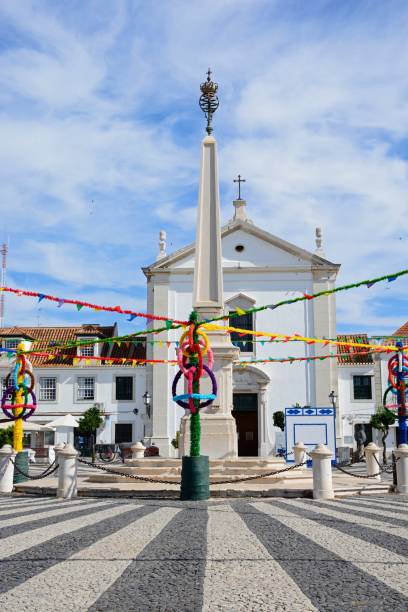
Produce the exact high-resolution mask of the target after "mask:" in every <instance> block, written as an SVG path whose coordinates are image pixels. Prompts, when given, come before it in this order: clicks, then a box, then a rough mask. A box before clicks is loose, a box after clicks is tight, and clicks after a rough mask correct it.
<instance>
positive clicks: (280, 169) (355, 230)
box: [0, 0, 408, 334]
mask: <svg viewBox="0 0 408 612" xmlns="http://www.w3.org/2000/svg"><path fill="white" fill-rule="evenodd" d="M407 31H408V6H407V4H406V3H405V2H398V1H393V0H388V1H387V2H375V1H364V0H361V1H359V0H350V1H347V0H337V1H323V0H322V1H319V0H311V1H310V2H304V1H303V0H297V1H290V0H278V1H273V0H266V1H264V0H248V1H247V0H212V1H209V2H201V1H196V0H193V1H191V0H190V1H187V0H183V1H178V0H171V1H170V0H166V1H165V0H155V1H154V2H148V1H147V0H143V1H141V2H137V1H136V0H133V1H129V2H126V1H123V2H121V1H115V0H106V1H104V2H101V1H94V2H93V1H90V0H82V1H79V0H78V1H75V0H71V1H68V2H67V1H64V2H62V1H60V2H58V1H52V2H51V1H50V2H29V1H26V0H19V1H18V2H15V1H14V0H2V2H1V3H0V131H1V139H0V179H1V185H2V190H1V191H2V196H1V204H0V213H1V216H0V239H1V240H3V237H6V236H7V238H8V240H9V250H10V252H9V265H8V277H7V282H8V284H9V285H11V286H18V287H22V288H27V289H33V290H38V291H40V292H44V293H52V294H56V295H59V296H61V297H67V298H72V297H77V298H79V299H84V300H87V301H91V302H96V303H101V304H110V305H116V304H120V305H122V306H123V307H127V308H132V309H140V310H144V309H145V285H144V276H143V274H142V272H141V270H140V268H141V266H143V265H146V264H148V263H151V262H152V261H154V259H155V257H156V255H157V252H158V234H159V230H160V229H165V230H166V231H167V243H168V251H170V250H173V249H177V248H179V247H181V246H183V245H184V244H186V243H189V242H191V241H192V240H193V239H194V225H195V208H196V202H197V184H198V169H199V154H200V141H201V138H202V136H203V127H204V122H203V117H202V114H201V112H200V110H199V108H198V97H199V84H200V82H201V81H202V80H203V79H204V77H205V72H206V70H207V67H208V66H211V67H212V69H213V71H214V79H215V80H217V82H218V83H219V84H220V90H219V94H220V96H219V97H220V100H221V103H220V108H219V110H218V111H217V113H216V115H215V119H214V124H215V135H216V137H217V140H218V144H219V154H220V181H221V199H222V217H223V221H226V220H227V219H228V218H230V217H231V216H232V204H231V202H232V200H233V198H234V194H235V186H234V185H233V183H232V179H233V178H234V177H235V176H236V175H237V174H238V173H241V174H242V175H244V177H245V178H246V179H247V182H246V183H245V187H244V194H245V197H246V199H247V202H248V213H249V214H250V216H251V218H252V219H253V220H254V221H255V223H259V224H262V226H263V227H264V228H265V229H267V230H269V231H271V232H272V233H274V234H276V235H278V236H280V237H282V238H284V239H286V240H289V241H290V242H293V243H295V244H297V245H299V246H301V247H303V248H306V249H308V250H313V249H314V228H315V227H316V226H321V227H322V229H323V240H324V248H325V252H326V256H327V258H328V259H330V260H332V261H334V262H337V263H341V264H342V269H341V273H340V275H339V278H338V284H343V283H348V282H352V281H354V280H361V279H364V278H370V277H373V276H380V275H383V274H387V273H391V272H395V271H398V270H400V269H403V268H408V257H407V253H408V215H407V211H408V206H407V197H408V172H407V169H408V164H407V156H408V104H407V97H408V71H407V69H406V67H407V65H408V38H407V36H406V32H407ZM1 233H2V234H3V236H1ZM407 290H408V280H407V279H405V278H404V279H401V280H398V281H397V282H395V283H390V284H389V285H387V284H381V285H379V286H378V287H373V288H372V289H369V290H366V289H358V290H355V291H353V292H348V293H347V295H346V294H344V295H343V296H341V295H339V296H338V301H337V303H338V329H339V331H343V332H346V331H350V332H351V331H368V332H369V333H372V334H376V333H378V334H379V333H389V332H392V331H394V330H395V329H396V328H397V327H399V326H400V325H401V324H402V323H404V322H405V321H406V320H407V319H408V312H407V308H406V304H407V301H406V297H405V296H406V294H407ZM89 321H91V322H101V323H102V322H103V323H107V322H111V321H112V319H111V317H110V316H104V315H102V314H99V313H94V312H89V311H88V312H86V311H81V312H80V313H77V312H76V311H73V309H72V308H71V307H63V308H61V309H57V308H55V307H54V306H53V305H50V304H46V303H45V302H41V304H36V303H35V302H34V300H30V299H26V298H13V297H7V298H6V323H7V324H25V325H36V324H37V323H40V324H41V325H54V324H55V325H57V324H69V323H83V322H89ZM118 321H119V324H120V330H121V331H123V332H124V333H125V332H126V333H127V332H128V331H131V330H134V329H137V326H138V324H137V323H136V322H133V323H131V324H130V323H126V320H125V317H123V318H120V319H119V320H118ZM142 324H144V321H143V322H142ZM273 331H279V330H273Z"/></svg>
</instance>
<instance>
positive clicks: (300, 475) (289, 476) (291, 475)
mask: <svg viewBox="0 0 408 612" xmlns="http://www.w3.org/2000/svg"><path fill="white" fill-rule="evenodd" d="M117 471H118V472H124V473H128V474H132V473H133V474H134V475H135V476H143V477H146V478H152V479H154V480H168V481H170V482H180V474H179V473H174V472H172V473H170V472H167V473H164V472H163V473H143V474H142V473H141V472H140V471H139V470H132V471H131V470H119V469H118V470H117ZM255 474H256V472H255V473H254V475H255ZM250 475H251V474H248V473H247V472H245V473H242V472H241V473H237V474H234V475H229V474H225V473H220V472H218V473H212V474H210V483H213V484H216V483H217V482H221V481H223V480H228V479H229V477H231V480H235V479H239V478H245V477H246V476H250ZM283 480H290V481H292V480H301V481H307V480H310V481H311V480H312V472H311V470H302V469H299V468H296V469H294V470H291V471H289V472H283V473H282V474H280V475H279V474H277V475H274V476H262V474H261V475H260V476H259V478H254V479H253V480H250V481H248V482H254V483H260V482H265V483H268V482H269V483H272V482H274V481H275V482H276V481H283ZM86 482H137V479H133V478H126V476H115V475H114V474H106V473H105V474H98V473H95V474H92V475H91V476H89V477H88V478H87V479H86ZM142 482H143V481H142Z"/></svg>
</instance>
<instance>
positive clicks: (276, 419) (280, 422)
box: [273, 410, 285, 431]
mask: <svg viewBox="0 0 408 612" xmlns="http://www.w3.org/2000/svg"><path fill="white" fill-rule="evenodd" d="M273 424H274V426H275V427H279V429H281V430H282V431H285V415H284V413H283V411H282V410H278V411H277V412H274V413H273Z"/></svg>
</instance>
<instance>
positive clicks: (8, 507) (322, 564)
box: [0, 496, 408, 612]
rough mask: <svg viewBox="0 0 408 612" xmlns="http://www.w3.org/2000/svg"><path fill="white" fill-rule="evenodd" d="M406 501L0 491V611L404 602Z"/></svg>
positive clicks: (407, 591) (370, 607)
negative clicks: (71, 496) (72, 496)
mask: <svg viewBox="0 0 408 612" xmlns="http://www.w3.org/2000/svg"><path fill="white" fill-rule="evenodd" d="M407 509H408V496H376V497H371V496H370V497H364V498H360V497H353V498H347V499H344V500H337V501H332V502H323V501H322V502H317V501H313V500H306V499H282V498H274V499H268V500H265V501H259V500H251V499H239V500H231V501H230V500H228V501H226V500H216V501H209V502H196V503H193V502H189V503H186V502H178V501H153V500H151V501H138V500H128V501H126V500H106V499H105V500H100V499H76V500H73V501H61V500H58V499H54V498H28V497H0V537H1V544H0V558H1V568H2V572H1V575H0V610H2V611H3V612H8V611H19V612H20V611H25V610H27V611H28V610H29V611H30V612H37V611H41V612H46V611H51V610H52V611H54V612H59V611H63V610H64V611H72V612H73V611H75V612H77V611H85V610H91V611H92V612H99V611H101V612H102V611H106V612H108V611H109V612H116V611H118V612H122V611H123V612H125V611H126V612H132V611H135V612H136V611H137V612H139V611H148V610H154V611H156V610H157V611H161V612H164V611H166V612H167V611H173V610H174V611H177V612H180V611H187V610H188V611H189V612H191V611H193V612H195V611H201V610H205V611H206V612H213V611H228V612H229V611H231V612H238V611H241V610H245V611H246V612H248V611H252V610H253V611H257V612H258V611H288V612H298V611H299V612H308V611H311V610H322V611H333V612H334V611H336V612H338V611H348V610H353V611H354V610H358V611H360V612H361V611H370V612H372V611H374V612H376V611H378V612H379V611H383V610H392V611H393V612H397V611H404V612H405V611H406V610H407V609H408V563H407V556H408V512H407Z"/></svg>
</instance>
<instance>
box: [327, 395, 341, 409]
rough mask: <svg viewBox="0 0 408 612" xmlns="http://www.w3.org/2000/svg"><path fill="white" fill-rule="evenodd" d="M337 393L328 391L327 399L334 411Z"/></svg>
mask: <svg viewBox="0 0 408 612" xmlns="http://www.w3.org/2000/svg"><path fill="white" fill-rule="evenodd" d="M338 397H339V396H338V395H337V393H336V392H335V391H330V393H329V400H330V402H331V405H332V406H333V408H334V412H336V405H337V400H338Z"/></svg>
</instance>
